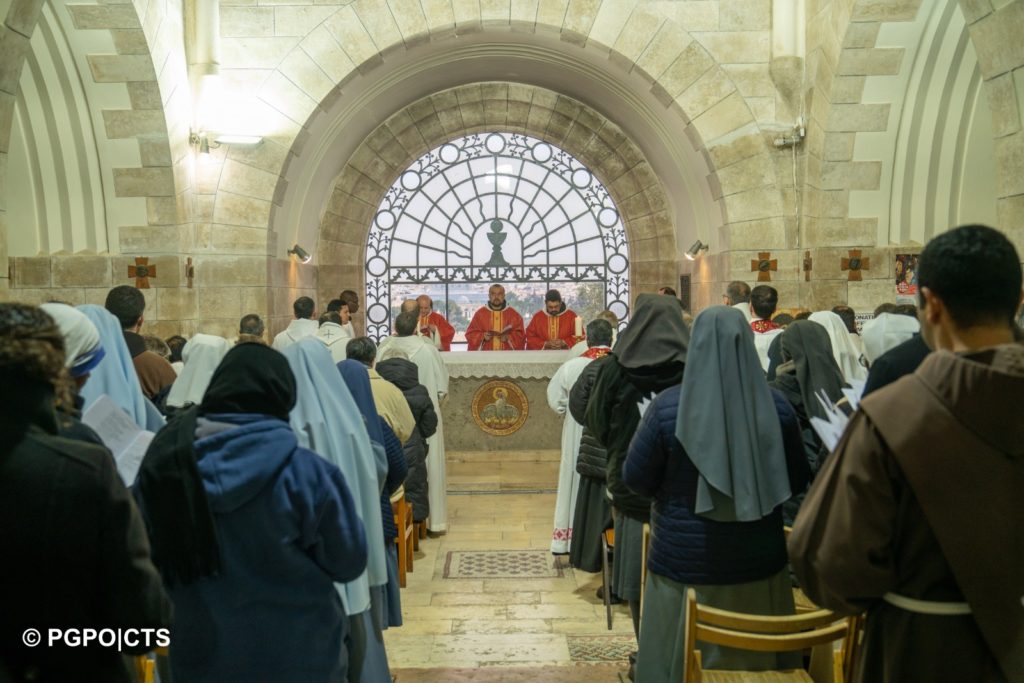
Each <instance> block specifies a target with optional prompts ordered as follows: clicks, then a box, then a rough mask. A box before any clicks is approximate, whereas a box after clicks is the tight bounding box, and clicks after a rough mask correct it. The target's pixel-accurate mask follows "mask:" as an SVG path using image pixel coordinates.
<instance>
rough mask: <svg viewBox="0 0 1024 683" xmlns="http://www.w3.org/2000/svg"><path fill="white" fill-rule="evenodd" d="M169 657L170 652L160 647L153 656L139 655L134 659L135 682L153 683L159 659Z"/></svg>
mask: <svg viewBox="0 0 1024 683" xmlns="http://www.w3.org/2000/svg"><path fill="white" fill-rule="evenodd" d="M167 657H168V650H167V648H166V647H158V648H157V649H156V650H155V651H154V652H153V656H152V657H151V656H149V655H148V654H145V655H138V656H136V657H132V662H133V664H134V665H135V681H136V683H153V682H154V680H155V679H156V664H157V658H164V659H166V658H167Z"/></svg>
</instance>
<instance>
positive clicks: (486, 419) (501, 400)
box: [472, 380, 530, 436]
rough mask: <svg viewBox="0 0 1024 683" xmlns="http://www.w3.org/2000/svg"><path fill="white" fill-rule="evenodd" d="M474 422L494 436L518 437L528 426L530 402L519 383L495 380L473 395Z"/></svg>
mask: <svg viewBox="0 0 1024 683" xmlns="http://www.w3.org/2000/svg"><path fill="white" fill-rule="evenodd" d="M472 412H473V420H474V421H475V422H476V425H477V427H479V428H480V429H481V430H483V431H484V432H486V433H487V434H491V435H494V436H508V435H509V434H514V433H515V432H517V431H518V430H519V428H520V427H522V426H523V425H524V424H525V423H526V418H527V417H528V416H529V414H530V402H529V400H528V399H527V398H526V394H525V393H523V390H522V389H520V388H519V385H517V384H516V383H515V382H509V381H505V380H492V381H490V382H487V383H486V384H484V385H483V386H481V387H480V388H479V389H477V390H476V393H475V394H473V401H472Z"/></svg>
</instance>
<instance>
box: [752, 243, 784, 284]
mask: <svg viewBox="0 0 1024 683" xmlns="http://www.w3.org/2000/svg"><path fill="white" fill-rule="evenodd" d="M771 256H772V253H771V252H770V251H759V252H758V253H757V259H750V272H752V273H757V281H758V282H771V281H772V271H773V270H776V271H777V270H778V269H779V262H778V260H777V259H773V258H772V257H771Z"/></svg>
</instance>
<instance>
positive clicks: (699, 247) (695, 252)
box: [686, 240, 708, 261]
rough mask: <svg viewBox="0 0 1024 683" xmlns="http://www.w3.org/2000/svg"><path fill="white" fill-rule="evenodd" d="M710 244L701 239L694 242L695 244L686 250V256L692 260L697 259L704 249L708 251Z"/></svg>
mask: <svg viewBox="0 0 1024 683" xmlns="http://www.w3.org/2000/svg"><path fill="white" fill-rule="evenodd" d="M707 250H708V245H706V244H704V243H703V242H701V241H700V240H697V241H696V242H694V243H693V246H692V247H690V248H689V249H687V250H686V258H688V259H690V260H691V261H696V260H697V259H698V258H699V257H700V253H701V252H702V251H707Z"/></svg>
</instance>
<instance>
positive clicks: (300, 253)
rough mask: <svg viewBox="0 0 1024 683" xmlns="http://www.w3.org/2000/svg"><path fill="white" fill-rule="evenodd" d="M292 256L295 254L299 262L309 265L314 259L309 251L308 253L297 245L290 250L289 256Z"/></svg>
mask: <svg viewBox="0 0 1024 683" xmlns="http://www.w3.org/2000/svg"><path fill="white" fill-rule="evenodd" d="M292 254H295V256H296V257H298V259H299V261H301V262H302V263H309V262H310V260H311V259H312V258H313V255H312V254H310V253H309V252H308V251H306V250H305V249H303V248H302V247H300V246H299V245H297V244H296V245H295V246H294V247H292V248H291V249H289V250H288V255H289V256H291V255H292Z"/></svg>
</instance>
